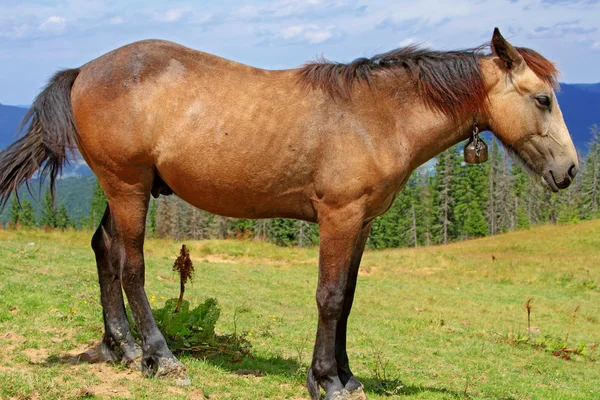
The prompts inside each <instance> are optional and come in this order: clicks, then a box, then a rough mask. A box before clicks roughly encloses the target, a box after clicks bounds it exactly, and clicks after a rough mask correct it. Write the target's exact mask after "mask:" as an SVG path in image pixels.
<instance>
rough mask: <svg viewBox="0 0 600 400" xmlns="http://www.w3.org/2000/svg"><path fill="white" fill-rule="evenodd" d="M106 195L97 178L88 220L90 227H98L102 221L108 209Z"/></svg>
mask: <svg viewBox="0 0 600 400" xmlns="http://www.w3.org/2000/svg"><path fill="white" fill-rule="evenodd" d="M106 204H107V200H106V195H105V194H104V191H103V190H102V187H101V186H100V183H99V182H98V181H97V180H96V181H95V182H94V187H93V189H92V200H91V201H90V215H89V220H88V225H89V226H88V228H90V229H96V228H97V227H98V226H99V225H100V221H102V217H103V216H104V212H105V211H106Z"/></svg>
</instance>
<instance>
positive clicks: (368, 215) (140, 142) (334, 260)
mask: <svg viewBox="0 0 600 400" xmlns="http://www.w3.org/2000/svg"><path fill="white" fill-rule="evenodd" d="M489 47H490V49H491V51H489V50H486V49H487V46H485V47H484V46H482V47H478V48H472V49H469V50H460V51H449V52H441V51H433V50H429V49H424V48H421V47H419V46H409V47H404V48H399V49H396V50H392V51H389V52H387V53H383V54H379V55H376V56H374V57H371V58H360V59H356V60H354V61H352V62H350V63H334V62H329V61H327V60H324V59H321V60H317V61H314V62H309V63H307V64H305V65H303V66H302V67H299V68H295V69H289V70H277V71H272V70H262V69H258V68H253V67H250V66H246V65H243V64H239V63H236V62H233V61H229V60H226V59H223V58H220V57H217V56H214V55H211V54H207V53H203V52H200V51H196V50H192V49H190V48H187V47H184V46H181V45H178V44H175V43H171V42H167V41H160V40H146V41H140V42H136V43H133V44H129V45H126V46H124V47H121V48H118V49H116V50H113V51H111V52H109V53H107V54H105V55H103V56H101V57H99V58H97V59H95V60H92V61H90V62H88V63H87V64H85V65H83V66H81V67H79V68H76V69H67V70H63V71H60V72H58V73H57V74H56V75H54V77H52V78H51V80H50V81H49V83H48V85H47V86H46V87H45V89H44V90H43V91H42V92H41V93H40V94H39V95H38V96H37V98H36V99H35V101H34V102H33V105H32V107H31V109H30V110H29V112H28V114H27V115H26V117H25V120H24V121H25V122H24V123H25V126H24V127H23V128H22V137H21V138H20V139H18V140H17V141H16V142H15V143H13V144H12V145H11V146H10V147H8V148H7V149H6V150H4V151H3V152H2V153H1V154H0V201H1V203H2V204H5V203H6V201H7V200H8V198H9V196H10V195H11V193H12V192H14V191H15V190H16V189H17V188H18V187H19V186H21V185H22V184H24V183H27V182H28V181H29V180H30V179H31V178H32V177H33V176H34V173H35V172H36V171H37V170H38V169H41V171H40V172H39V173H38V175H36V176H37V177H41V178H44V177H46V178H49V179H50V183H51V185H52V184H53V183H54V180H55V179H56V177H57V176H58V174H59V173H60V171H61V168H62V165H63V163H65V162H66V161H68V159H69V158H70V156H71V153H72V152H74V151H79V152H80V153H81V155H82V156H83V158H84V159H85V161H86V162H87V164H88V165H89V167H90V168H91V170H92V171H93V172H94V174H95V175H96V177H97V178H98V181H99V183H100V186H101V187H102V189H103V190H104V193H105V194H106V197H107V200H108V206H107V207H106V211H105V213H104V216H103V218H102V221H101V223H100V225H99V227H98V229H97V230H96V231H95V233H94V235H93V237H92V242H91V245H92V248H93V251H94V253H95V257H96V263H97V269H98V277H99V283H100V297H101V303H102V309H103V319H104V334H103V337H102V340H101V342H100V345H99V350H98V351H97V354H96V355H95V356H94V357H92V358H93V360H92V361H107V362H120V363H124V364H131V365H138V366H141V369H142V371H143V372H144V373H145V374H147V375H154V376H156V377H161V378H169V379H174V380H176V381H178V382H179V383H182V384H185V383H188V382H189V379H188V378H187V373H186V369H185V366H184V365H183V364H182V363H181V362H180V361H178V360H177V359H176V358H175V357H174V355H173V354H172V352H171V351H170V350H169V348H168V347H167V344H166V342H165V339H164V337H163V335H162V334H161V332H160V331H159V329H158V327H157V325H156V322H155V321H154V318H153V316H152V311H151V309H150V305H149V302H148V299H147V297H146V294H145V291H144V253H143V247H144V236H145V226H146V213H147V211H148V204H149V200H150V196H151V195H152V196H155V197H156V196H158V195H159V194H164V195H168V194H171V193H175V194H176V195H177V196H179V197H180V198H182V199H183V200H185V201H187V202H189V203H190V204H192V205H193V206H195V207H198V208H200V209H203V210H206V211H209V212H211V213H215V214H219V215H223V216H229V217H236V218H274V217H282V218H295V219H299V220H304V221H310V222H316V223H318V226H319V232H320V250H319V275H318V285H317V289H316V303H317V308H318V325H317V331H316V340H315V345H314V353H313V358H312V363H311V366H310V368H309V370H308V374H307V381H306V382H307V389H308V391H309V393H310V396H311V397H312V398H313V399H317V398H320V396H321V389H323V390H324V391H325V398H326V399H345V398H357V396H358V398H360V397H361V396H364V392H363V386H362V384H361V383H360V381H359V380H358V379H357V378H356V377H355V376H354V374H353V373H352V371H351V369H350V365H349V360H348V354H347V351H346V328H347V324H348V316H349V314H350V310H351V308H352V302H353V298H354V292H355V287H356V282H357V274H358V269H359V265H360V262H361V257H362V254H363V250H364V248H365V243H366V242H367V238H368V236H369V232H370V230H371V225H372V221H373V219H374V218H375V217H377V216H379V215H381V214H383V213H384V212H386V210H388V208H389V207H390V206H391V204H392V202H393V200H394V198H395V196H396V195H397V194H398V192H399V191H400V190H401V189H402V188H403V186H404V185H405V184H406V182H407V180H408V178H409V176H410V174H411V172H412V171H413V170H414V169H415V168H417V167H418V166H419V165H421V164H423V163H425V162H426V161H427V160H429V159H431V158H433V157H434V156H436V155H437V154H439V153H441V152H442V151H444V150H445V149H448V148H450V147H451V146H453V145H455V144H457V143H459V142H461V141H463V140H465V139H468V138H469V137H472V136H473V135H474V132H473V131H474V128H475V131H477V129H481V130H489V131H491V132H493V133H494V135H495V136H496V137H497V138H498V139H499V140H500V141H501V142H502V143H503V145H504V146H505V148H506V149H508V150H509V151H510V152H511V153H512V154H513V155H514V157H515V158H516V159H518V160H520V161H521V162H522V163H523V164H524V166H525V168H526V169H527V170H528V171H529V172H530V174H531V175H532V176H534V177H537V178H536V179H539V181H540V182H541V184H542V185H543V186H545V187H546V188H548V189H549V190H551V191H558V190H559V189H564V188H566V187H568V186H569V184H570V183H571V182H572V181H573V179H574V177H575V175H576V173H577V168H578V160H577V154H576V151H575V148H574V146H573V143H572V140H571V138H570V136H569V132H568V129H567V127H566V125H565V123H564V120H563V117H562V114H561V111H560V108H559V105H558V102H557V100H556V96H555V93H554V89H555V88H556V87H557V74H558V71H557V69H556V67H555V64H553V63H552V62H550V61H548V60H547V59H545V58H544V57H543V56H541V55H540V54H539V53H537V52H535V51H533V50H531V49H528V48H520V47H513V46H512V45H511V44H510V43H509V42H508V41H506V40H505V39H504V38H503V37H502V35H501V33H500V31H499V30H498V29H497V28H496V29H495V30H494V33H493V35H492V39H491V43H490V45H489ZM123 291H124V292H125V294H126V296H127V299H128V301H129V305H130V307H131V310H132V313H133V317H134V320H135V323H136V324H137V326H138V329H139V333H140V337H141V346H140V345H138V343H137V342H136V339H135V338H134V337H133V336H132V333H131V331H130V324H129V322H128V320H127V317H126V312H125V307H124V302H123ZM361 393H362V394H361Z"/></svg>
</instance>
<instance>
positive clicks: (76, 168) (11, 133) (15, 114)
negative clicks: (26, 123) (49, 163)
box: [0, 104, 92, 178]
mask: <svg viewBox="0 0 600 400" xmlns="http://www.w3.org/2000/svg"><path fill="white" fill-rule="evenodd" d="M26 113H27V108H26V107H21V106H6V105H3V104H0V150H2V149H5V148H6V147H8V146H9V145H11V144H12V143H13V142H14V141H15V140H17V133H18V130H19V127H20V126H21V121H22V120H23V117H24V116H25V114H26ZM91 172H92V171H91V170H90V168H89V167H88V166H87V164H86V163H85V161H83V159H81V157H79V158H77V159H76V160H73V161H72V162H70V163H69V165H65V167H64V168H63V174H62V178H67V177H70V176H77V175H89V174H91Z"/></svg>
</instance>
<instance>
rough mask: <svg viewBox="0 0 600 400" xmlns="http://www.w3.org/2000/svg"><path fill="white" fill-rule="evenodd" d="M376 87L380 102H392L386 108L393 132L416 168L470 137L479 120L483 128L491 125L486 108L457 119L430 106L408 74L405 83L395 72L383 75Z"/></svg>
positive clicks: (412, 165) (411, 164)
mask: <svg viewBox="0 0 600 400" xmlns="http://www.w3.org/2000/svg"><path fill="white" fill-rule="evenodd" d="M376 90H377V91H378V94H377V96H376V98H377V99H378V101H383V102H388V104H386V106H384V107H382V109H386V110H388V111H387V112H390V113H392V116H391V118H392V119H393V120H395V126H396V130H395V132H394V133H393V134H394V135H396V139H397V140H398V142H399V143H402V146H403V147H404V148H405V149H406V151H407V152H408V154H407V156H408V157H409V158H410V160H411V161H410V166H411V167H412V168H416V167H417V166H419V165H421V164H423V163H425V162H426V161H428V160H430V159H432V158H433V157H435V156H437V155H438V154H440V153H442V152H443V151H444V150H447V149H449V148H450V147H452V146H454V145H455V144H457V143H459V142H461V141H463V140H466V139H468V138H469V137H470V136H471V135H472V132H473V125H474V122H475V120H476V119H477V123H478V125H479V128H480V129H485V127H486V126H487V125H486V117H485V116H484V115H483V113H482V110H477V111H476V112H474V113H473V114H469V115H463V116H460V117H458V119H454V118H452V117H451V116H450V115H445V114H443V113H442V112H440V111H439V110H437V109H434V108H432V107H430V106H428V105H427V104H426V103H425V101H424V99H423V98H422V97H421V96H420V95H419V94H418V92H417V89H416V86H415V84H414V82H413V81H412V79H410V78H408V77H407V78H406V80H405V81H404V82H403V81H402V80H400V81H399V80H398V77H397V76H394V75H391V74H387V75H380V77H379V79H378V81H377V82H376ZM457 106H458V105H457ZM482 108H483V107H482Z"/></svg>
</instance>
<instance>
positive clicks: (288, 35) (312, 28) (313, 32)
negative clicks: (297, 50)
mask: <svg viewBox="0 0 600 400" xmlns="http://www.w3.org/2000/svg"><path fill="white" fill-rule="evenodd" d="M334 36H337V32H336V30H335V26H334V25H329V26H327V27H325V28H320V27H318V26H317V25H296V26H290V27H288V28H284V29H282V30H281V31H280V34H279V37H280V38H282V39H285V40H292V41H302V42H308V43H312V44H316V43H322V42H324V41H326V40H328V39H331V38H332V37H334Z"/></svg>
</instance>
